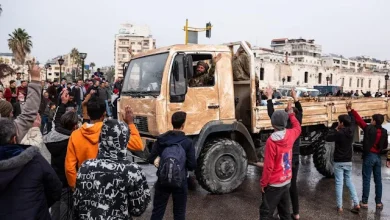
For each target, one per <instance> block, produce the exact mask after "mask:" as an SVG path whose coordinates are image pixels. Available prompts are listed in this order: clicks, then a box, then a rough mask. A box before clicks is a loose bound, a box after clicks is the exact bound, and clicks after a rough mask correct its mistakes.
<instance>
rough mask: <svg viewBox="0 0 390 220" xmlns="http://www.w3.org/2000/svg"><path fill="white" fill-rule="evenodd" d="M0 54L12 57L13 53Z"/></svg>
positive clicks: (0, 54)
mask: <svg viewBox="0 0 390 220" xmlns="http://www.w3.org/2000/svg"><path fill="white" fill-rule="evenodd" d="M0 56H3V57H13V56H14V54H13V53H0Z"/></svg>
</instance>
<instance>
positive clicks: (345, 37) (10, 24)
mask: <svg viewBox="0 0 390 220" xmlns="http://www.w3.org/2000/svg"><path fill="white" fill-rule="evenodd" d="M0 4H1V6H2V8H3V12H2V14H1V16H0V53H1V52H9V49H8V44H7V39H8V38H9V36H8V34H10V33H12V31H13V30H14V29H16V28H23V29H25V30H26V31H27V32H28V33H29V34H30V36H32V41H33V48H32V55H33V56H35V57H37V59H38V61H39V62H40V63H45V62H46V61H47V60H48V59H50V58H53V57H55V56H57V55H62V54H66V53H69V52H70V51H71V49H72V48H74V47H76V48H78V49H79V51H80V52H86V53H88V56H87V59H86V63H90V62H95V63H96V65H97V66H98V67H100V66H107V65H113V64H114V36H115V34H117V33H118V30H119V28H120V24H122V23H126V22H128V23H132V24H135V25H145V24H146V25H148V26H149V27H150V29H151V31H152V35H153V37H154V38H155V39H156V44H157V47H162V46H169V45H172V44H182V43H184V31H183V26H184V25H185V20H186V18H188V19H189V24H190V26H191V27H205V25H206V23H207V22H209V21H210V22H211V23H212V25H213V29H212V32H211V39H208V38H206V37H205V33H204V32H201V33H199V43H201V44H222V43H226V42H231V41H238V40H247V41H249V42H250V43H252V45H256V46H261V47H266V48H269V47H270V43H271V40H272V39H274V38H284V37H286V38H300V37H302V38H310V39H315V40H316V43H318V44H320V45H322V49H323V53H336V54H342V55H343V56H344V57H352V56H359V55H368V56H372V57H375V58H378V59H386V60H390V54H389V53H390V40H389V39H390V31H389V30H390V29H389V26H388V21H389V20H390V13H389V8H390V1H388V0H371V1H366V0H327V1H318V0H315V1H313V0H295V1H291V0H267V1H264V0H239V1H237V0H236V1H233V0H224V1H222V0H220V1H216V0H214V1H211V0H207V1H206V0H198V1H194V2H190V1H188V2H187V1H182V0H165V1H161V0H149V1H131V0H111V1H108V0H65V1H59V0H0Z"/></svg>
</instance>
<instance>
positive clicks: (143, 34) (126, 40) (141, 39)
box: [114, 24, 156, 79]
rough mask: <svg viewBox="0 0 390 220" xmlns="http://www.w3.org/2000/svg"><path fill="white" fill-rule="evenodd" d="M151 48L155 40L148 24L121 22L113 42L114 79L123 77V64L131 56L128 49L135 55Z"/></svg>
mask: <svg viewBox="0 0 390 220" xmlns="http://www.w3.org/2000/svg"><path fill="white" fill-rule="evenodd" d="M130 48H131V49H130ZM151 49H156V40H155V39H153V37H152V35H151V32H150V29H149V27H148V26H137V25H132V24H122V25H121V28H120V29H119V33H118V34H116V35H115V42H114V63H115V65H114V66H115V79H117V78H118V77H123V64H124V63H125V62H128V61H129V60H130V58H131V57H130V53H129V52H130V51H129V50H131V52H132V54H133V55H135V54H138V53H142V52H144V51H147V50H151Z"/></svg>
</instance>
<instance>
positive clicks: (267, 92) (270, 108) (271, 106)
mask: <svg viewBox="0 0 390 220" xmlns="http://www.w3.org/2000/svg"><path fill="white" fill-rule="evenodd" d="M273 93H274V90H273V89H272V88H271V86H268V87H267V88H266V89H265V95H266V96H267V112H268V116H269V118H271V117H272V114H273V113H274V112H275V108H274V103H273V102H272V95H273Z"/></svg>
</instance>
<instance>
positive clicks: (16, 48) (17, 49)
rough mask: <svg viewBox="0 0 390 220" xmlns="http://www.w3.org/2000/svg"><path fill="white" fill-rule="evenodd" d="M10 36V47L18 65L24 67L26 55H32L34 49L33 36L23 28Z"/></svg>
mask: <svg viewBox="0 0 390 220" xmlns="http://www.w3.org/2000/svg"><path fill="white" fill-rule="evenodd" d="M9 36H10V38H9V39H8V47H9V49H10V50H11V51H12V53H13V54H14V57H15V62H16V64H18V65H22V64H24V63H25V59H26V54H27V53H30V52H31V48H32V47H33V43H32V41H31V36H30V35H28V33H27V32H26V31H25V30H24V29H21V28H18V29H15V31H14V32H12V35H11V34H9Z"/></svg>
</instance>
